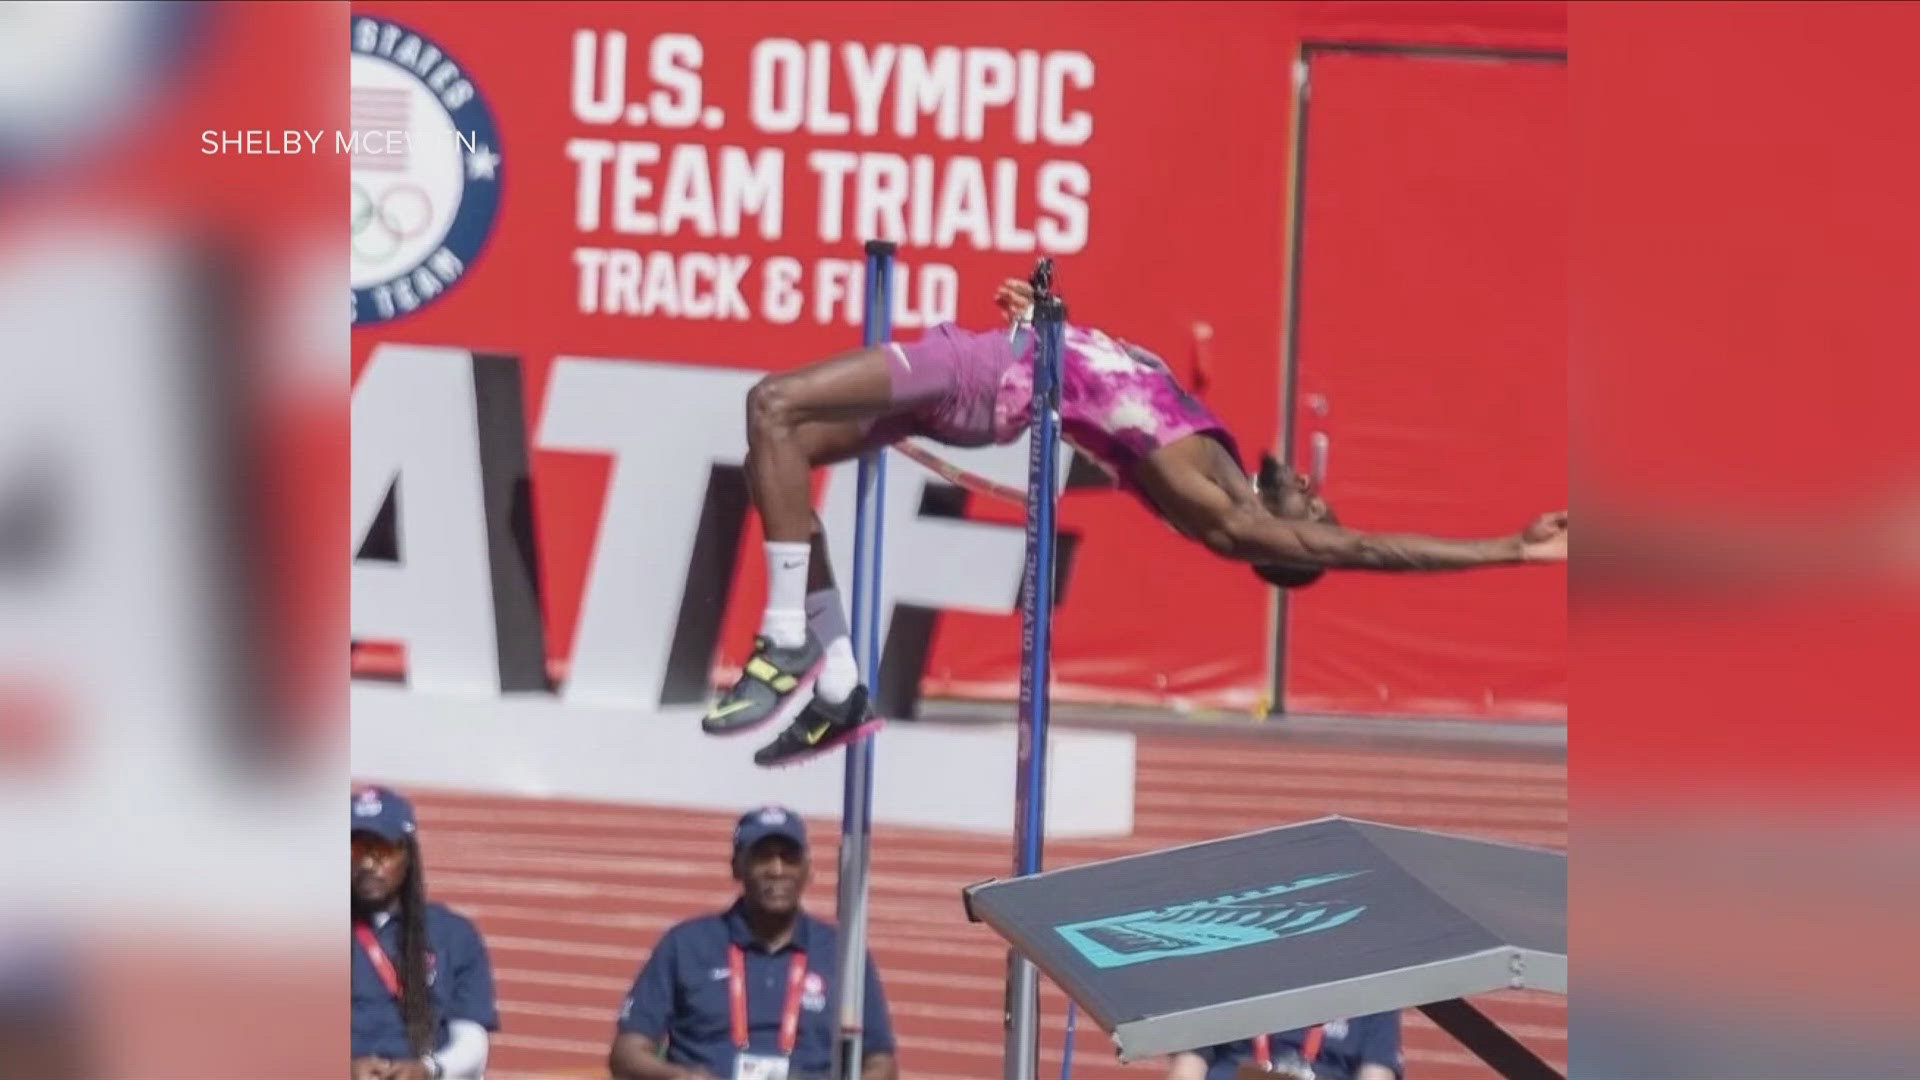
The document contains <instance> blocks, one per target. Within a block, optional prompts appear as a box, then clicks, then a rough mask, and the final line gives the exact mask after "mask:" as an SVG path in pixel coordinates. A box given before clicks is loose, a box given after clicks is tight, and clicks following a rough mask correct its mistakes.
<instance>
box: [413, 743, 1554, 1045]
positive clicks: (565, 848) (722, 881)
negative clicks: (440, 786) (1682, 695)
mask: <svg viewBox="0 0 1920 1080" xmlns="http://www.w3.org/2000/svg"><path fill="white" fill-rule="evenodd" d="M1138 784H1139V788H1138V796H1137V801H1136V810H1135V831H1134V835H1132V836H1131V837H1128V838H1125V839H1116V840H1090V841H1063V842H1058V843H1055V844H1052V845H1050V847H1049V849H1048V852H1047V865H1048V866H1049V867H1059V866H1067V865H1072V864H1075V863H1081V862H1088V861H1092V860H1096V859H1102V858H1110V857H1113V856H1116V855H1123V854H1132V853H1135V852H1141V851H1150V850H1154V849H1157V848H1163V847H1168V846H1171V845H1175V844H1187V843H1193V842H1195V841H1199V840H1206V839H1211V838H1214V837H1219V836H1227V835H1232V834H1234V833H1239V832H1246V831H1250V830H1254V829H1259V828H1265V827H1269V826H1272V825H1276V824H1284V823H1288V822H1292V821H1299V820H1304V819H1308V818H1314V817H1320V816H1323V815H1325V814H1329V813H1336V812H1337V813H1343V814H1347V815H1349V816H1353V817H1362V818H1368V819H1371V820H1375V821H1384V822H1391V823H1396V824H1405V825H1413V826H1419V827H1423V828H1434V829H1442V830H1446V831H1449V832H1455V833H1460V834H1463V835H1471V836H1482V837H1486V838H1489V839H1495V840H1506V841H1511V842H1518V843H1526V844H1533V845H1538V846H1543V847H1552V848H1556V849H1559V850H1565V847H1566V835H1567V811H1566V784H1567V772H1566V766H1565V764H1564V763H1563V762H1558V763H1547V762H1514V761H1504V760H1488V759H1486V758H1484V757H1481V758H1475V757H1473V756H1471V752H1470V751H1466V750H1459V749H1451V750H1428V749H1424V748H1423V749H1417V750H1408V749H1406V748H1404V747H1402V748H1396V749H1392V750H1386V749H1371V748H1369V749H1348V748H1337V749H1336V748H1326V747H1303V746H1300V745H1297V744H1291V743H1281V742H1277V741H1275V740H1273V739H1269V738H1261V737H1258V736H1214V735H1205V736H1178V735H1159V734H1143V735H1141V736H1140V739H1139V752H1138ZM411 794H414V795H415V797H416V803H417V805H418V807H419V812H420V818H421V833H422V843H423V847H424V856H425V859H426V863H427V874H428V877H427V880H428V882H429V885H430V889H431V892H432V895H433V896H434V897H435V899H437V900H439V901H441V902H443V903H446V904H449V905H451V906H453V907H454V908H456V909H458V910H460V911H462V912H465V913H466V914H467V915H469V916H470V917H472V918H473V919H474V920H475V921H476V922H478V924H479V926H480V929H481V932H482V933H483V934H485V936H486V939H487V945H488V948H489V950H490V951H491V954H492V957H493V964H494V972H495V976H496V980H497V983H498V994H499V1001H500V1014H501V1021H502V1025H503V1030H502V1032H501V1033H500V1034H499V1035H498V1036H497V1037H496V1038H495V1041H494V1051H493V1056H492V1066H491V1067H490V1068H489V1070H488V1074H489V1076H490V1077H491V1078H492V1080H532V1078H535V1077H542V1078H557V1077H586V1076H592V1077H604V1076H606V1068H605V1064H604V1063H605V1060H606V1053H607V1047H608V1045H609V1043H610V1041H611V1039H612V1037H613V1030H614V1029H613V1022H614V1016H615V1014H616V1013H617V1012H618V1011H619V1008H620V1002H621V999H622V998H623V997H624V996H625V994H626V991H627V988H628V987H629V986H630V985H631V984H632V981H633V978H634V976H635V974H636V973H637V972H638V971H639V969H640V965H641V964H642V963H643V962H644V961H645V959H646V956H647V952H648V950H649V949H650V948H651V947H652V945H653V943H654V941H655V940H656V939H657V938H658V937H659V935H660V933H661V932H662V931H663V930H665V929H666V927H668V926H669V925H671V924H673V923H674V922H677V921H678V920H680V919H683V918H687V917H689V916H692V915H696V914H704V913H708V912H711V911H713V910H715V909H718V908H721V907H724V906H725V905H726V904H728V903H730V902H731V901H732V898H733V896H734V886H733V883H732V881H731V879H730V878H729V876H728V872H727V859H728V842H729V837H730V833H731V829H732V825H733V817H734V815H731V814H717V813H692V812H687V811H679V810H660V809H652V808H646V807H632V806H619V805H610V804H600V803H579V802H556V801H546V800H538V801H536V800H523V799H511V798H500V797H493V796H482V795H474V794H463V793H458V792H425V791H422V792H414V793H411ZM742 809H745V807H743V808H742ZM808 824H809V826H810V827H811V829H812V830H813V833H814V835H815V837H817V838H818V839H817V840H816V845H817V850H816V853H815V856H814V862H815V867H814V874H815V877H814V883H813V885H812V887H811V888H810V890H809V892H808V896H809V898H810V900H811V901H812V908H813V910H815V911H816V912H818V913H819V914H821V915H823V916H828V917H831V914H832V910H833V904H834V889H835V881H834V878H835V862H836V857H835V849H834V846H833V845H834V842H833V840H832V839H830V838H832V837H834V836H835V835H836V832H837V828H838V823H837V822H834V821H830V820H825V821H810V822H809V823H808ZM1012 851H1013V842H1012V838H1011V837H1005V838H1002V837H981V836H972V835H964V834H957V833H948V832H938V831H930V830H920V829H905V828H881V829H878V830H876V832H875V835H874V844H873V867H872V878H871V898H872V899H871V904H872V949H873V951H874V955H875V957H876V959H877V960H878V962H879V965H880V969H881V975H882V977H883V978H884V979H885V981H886V986H887V993H888V997H889V998H890V999H891V1003H892V1006H893V1022H894V1027H895V1030H896V1032H897V1035H898V1038H899V1042H900V1060H901V1075H902V1076H903V1077H904V1078H906V1080H998V1078H999V1077H1000V1076H1001V1074H1002V1073H1001V1070H1002V1065H1001V1057H1002V1049H1001V1047H1002V1031H1001V999H1002V996H1003V994H1004V990H1005V987H1004V977H1005V976H1004V971H1005V955H1006V954H1005V949H1004V946H1003V945H1001V944H1000V942H999V939H998V938H996V937H994V936H993V934H992V933H991V932H989V931H988V930H987V929H986V928H984V927H982V926H977V925H973V924H969V923H968V922H967V921H966V918H965V916H964V915H963V914H962V912H961V907H960V889H961V887H962V886H965V885H968V884H972V883H974V882H977V881H981V880H984V879H987V878H991V877H996V876H1004V875H1005V874H1006V873H1007V872H1008V870H1009V869H1010V865H1011V860H1012ZM1477 1004H1479V1005H1481V1006H1482V1007H1483V1008H1484V1009H1486V1011H1487V1012H1489V1013H1490V1014H1491V1015H1492V1016H1494V1017H1495V1018H1496V1019H1498V1020H1499V1021H1500V1022H1501V1023H1503V1024H1505V1025H1506V1026H1507V1027H1508V1029H1509V1030H1510V1031H1512V1032H1514V1034H1515V1035H1516V1036H1518V1037H1519V1038H1520V1039H1521V1040H1522V1041H1524V1042H1526V1043H1527V1044H1528V1045H1530V1046H1532V1047H1533V1048H1534V1049H1535V1050H1536V1051H1537V1052H1539V1053H1540V1054H1541V1055H1542V1056H1543V1057H1545V1058H1546V1059H1547V1060H1549V1061H1551V1062H1553V1063H1555V1064H1556V1065H1557V1066H1558V1067H1559V1068H1560V1069H1561V1070H1562V1071H1564V1070H1565V1068H1566V1060H1567V1034H1566V1008H1565V1002H1564V1000H1563V999H1561V998H1558V997H1554V996H1552V995H1547V994H1537V993H1519V992H1515V993H1503V994H1497V995H1491V996H1489V997H1487V998H1484V999H1480V1000H1479V1001H1478V1002H1477ZM1041 1009H1042V1025H1043V1034H1042V1040H1041V1075H1042V1076H1048V1077H1051V1076H1057V1075H1059V1070H1060V1062H1061V1052H1062V1048H1063V1047H1062V1044H1063V1035H1064V1028H1065V1013H1066V998H1065V997H1064V996H1063V995H1062V994H1061V993H1060V992H1059V991H1058V990H1056V989H1055V988H1054V987H1053V986H1052V985H1051V984H1047V985H1045V987H1044V991H1043V996H1042V1001H1041ZM1083 1019H1084V1018H1083ZM1405 1023H1406V1042H1407V1054H1406V1056H1407V1072H1408V1076H1409V1077H1410V1078H1412V1080H1469V1078H1473V1080H1480V1078H1485V1077H1490V1076H1492V1075H1493V1073H1492V1072H1491V1070H1489V1069H1487V1068H1486V1067H1485V1066H1484V1065H1482V1064H1481V1063H1480V1062H1479V1061H1478V1060H1477V1059H1475V1058H1473V1057H1472V1056H1470V1055H1469V1054H1467V1052H1466V1051H1465V1050H1463V1049H1462V1048H1461V1047H1460V1046H1459V1045H1458V1044H1456V1043H1454V1042H1453V1041H1452V1040H1451V1039H1449V1038H1448V1037H1447V1036H1446V1035H1445V1034H1443V1033H1442V1032H1440V1031H1439V1030H1437V1029H1436V1028H1434V1027H1433V1026H1432V1024H1430V1023H1429V1022H1428V1021H1427V1020H1426V1018H1425V1017H1423V1016H1421V1015H1420V1014H1419V1013H1418V1012H1409V1013H1407V1014H1406V1020H1405ZM1073 1074H1074V1076H1076V1077H1080V1078H1084V1080H1141V1078H1148V1077H1150V1078H1154V1080H1158V1078H1159V1077H1161V1076H1163V1075H1164V1067H1163V1066H1162V1065H1160V1064H1158V1063H1146V1062H1143V1063H1140V1064H1136V1065H1132V1066H1122V1065H1120V1064H1118V1063H1117V1062H1116V1061H1115V1060H1114V1058H1113V1047H1112V1043H1111V1042H1110V1040H1108V1038H1107V1037H1106V1035H1105V1034H1104V1033H1103V1032H1100V1031H1099V1030H1097V1029H1093V1028H1090V1027H1089V1026H1088V1025H1086V1024H1085V1023H1082V1024H1080V1025H1079V1028H1078V1034H1077V1038H1076V1040H1075V1043H1074V1067H1073Z"/></svg>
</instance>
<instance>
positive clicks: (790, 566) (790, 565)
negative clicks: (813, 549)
mask: <svg viewBox="0 0 1920 1080" xmlns="http://www.w3.org/2000/svg"><path fill="white" fill-rule="evenodd" d="M805 565H807V560H805V559H801V560H800V561H799V562H782V563H781V564H780V569H782V570H798V569H800V568H801V567H803V566H805Z"/></svg>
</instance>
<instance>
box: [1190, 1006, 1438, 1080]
mask: <svg viewBox="0 0 1920 1080" xmlns="http://www.w3.org/2000/svg"><path fill="white" fill-rule="evenodd" d="M1320 1039H1321V1041H1320V1056H1319V1057H1316V1058H1314V1059H1313V1071H1314V1072H1315V1073H1316V1074H1317V1075H1318V1078H1319V1080H1352V1077H1353V1075H1354V1074H1355V1073H1357V1072H1359V1071H1360V1066H1362V1065H1380V1066H1384V1067H1386V1068H1389V1069H1392V1070H1393V1074H1394V1075H1395V1076H1398V1077H1404V1076H1406V1067H1405V1065H1404V1063H1403V1062H1402V1061H1401V1059H1400V1014H1399V1013H1397V1012H1387V1013H1374V1014H1372V1015H1370V1016H1360V1017H1355V1018H1354V1019H1352V1020H1334V1021H1331V1022H1329V1023H1328V1024H1326V1025H1325V1026H1324V1027H1323V1028H1322V1029H1321V1036H1320ZM1306 1044H1307V1029H1305V1028H1302V1029H1300V1030H1299V1031H1287V1032H1282V1033H1280V1034H1277V1035H1274V1036H1272V1047H1273V1056H1274V1057H1276V1058H1278V1057H1281V1056H1282V1055H1283V1054H1285V1053H1286V1052H1287V1051H1289V1050H1291V1051H1292V1052H1293V1053H1295V1054H1296V1055H1297V1054H1299V1053H1300V1049H1301V1047H1303V1046H1305V1045H1306ZM1196 1053H1198V1054H1199V1055H1200V1057H1201V1058H1202V1059H1203V1060H1205V1061H1206V1063H1207V1080H1234V1077H1235V1075H1236V1074H1237V1073H1239V1071H1240V1067H1241V1066H1242V1065H1245V1064H1248V1063H1250V1062H1252V1061H1253V1040H1252V1039H1242V1040H1241V1041H1239V1042H1231V1043H1224V1044H1222V1045H1220V1046H1209V1047H1207V1048H1206V1049H1205V1050H1199V1051H1196Z"/></svg>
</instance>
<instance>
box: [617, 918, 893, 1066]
mask: <svg viewBox="0 0 1920 1080" xmlns="http://www.w3.org/2000/svg"><path fill="white" fill-rule="evenodd" d="M839 937H840V935H839V932H838V931H837V930H836V929H835V928H834V927H833V925H832V924H831V923H826V922H822V921H820V920H819V919H816V918H814V917H812V916H811V915H808V914H806V913H805V912H801V914H800V918H799V922H798V925H796V926H795V927H794V931H793V940H792V941H791V942H789V943H788V944H787V945H785V946H783V947H782V948H781V949H780V951H778V952H775V953H769V952H767V951H766V950H765V949H764V948H763V947H762V946H761V945H760V943H759V942H757V941H755V940H754V938H753V933H752V932H751V931H750V930H748V929H747V919H746V916H745V914H744V913H743V911H742V906H741V904H740V902H739V901H735V903H734V905H733V906H732V907H730V908H728V909H727V910H726V911H724V912H721V913H720V914H718V915H707V916H704V917H702V918H698V919H689V920H687V921H686V922H683V923H680V924H679V925H677V926H675V927H673V928H672V929H670V930H668V931H667V932H666V933H665V934H664V935H662V936H661V938H660V943H659V944H657V945H655V946H654V947H653V955H651V956H649V957H647V963H646V966H645V967H643V968H641V969H640V977H639V978H637V979H635V980H634V983H633V991H632V993H630V994H628V995H627V1000H626V1004H625V1005H624V1006H623V1007H622V1008H621V1010H620V1030H621V1031H623V1032H628V1033H631V1034H635V1035H644V1036H645V1037H647V1038H648V1039H651V1040H653V1042H654V1044H655V1045H656V1046H658V1045H662V1044H664V1045H665V1050H666V1059H667V1061H668V1063H670V1064H674V1065H689V1066H699V1067H701V1068H704V1069H706V1070H707V1071H708V1072H710V1073H713V1074H714V1075H715V1076H732V1075H733V1059H734V1055H735V1054H736V1053H738V1051H737V1050H736V1049H735V1047H734V1045H733V1014H732V1011H731V1009H730V1008H729V1005H728V1000H729V999H728V985H729V983H730V982H731V981H732V980H731V976H730V975H729V970H730V969H729V967H728V960H727V956H728V947H729V946H730V945H738V946H740V949H741V951H742V952H743V953H744V954H745V957H744V958H745V961H746V964H745V967H746V977H747V1047H748V1050H749V1051H750V1052H751V1053H755V1054H767V1055H778V1054H779V1053H780V1014H781V1010H782V1009H783V1008H785V1006H786V1002H787V979H788V974H789V966H790V965H791V964H792V962H793V957H792V953H793V950H795V949H799V950H800V951H801V952H804V953H806V955H807V978H806V983H805V986H804V988H803V992H802V994H801V998H800V1030H799V1033H798V1037H797V1039H796V1041H795V1043H794V1048H793V1073H794V1077H795V1080H801V1078H803V1077H806V1076H811V1075H821V1076H824V1075H826V1073H827V1072H828V1070H830V1069H832V1068H833V1041H834V1035H835V1024H836V1017H835V1016H834V1012H833V1000H834V994H835V987H836V986H837V985H838V984H837V977H838V967H839V959H840V954H839ZM865 1016H866V1019H865V1021H864V1022H863V1025H862V1026H863V1028H864V1030H865V1034H864V1044H863V1045H864V1046H865V1050H866V1052H867V1053H869V1054H891V1053H893V1025H892V1023H891V1021H890V1020H889V1019H888V1014H887V1001H886V997H885V994H884V992H883V991H882V990H881V986H880V972H879V969H878V968H877V967H876V966H875V965H874V962H873V955H872V954H871V953H869V954H868V955H867V990H866V1014H865Z"/></svg>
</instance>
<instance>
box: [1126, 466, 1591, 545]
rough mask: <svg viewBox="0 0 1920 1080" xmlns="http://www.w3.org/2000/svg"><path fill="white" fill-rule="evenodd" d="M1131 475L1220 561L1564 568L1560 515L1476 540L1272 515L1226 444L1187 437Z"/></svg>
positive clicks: (1564, 536) (1563, 519) (1171, 518)
mask: <svg viewBox="0 0 1920 1080" xmlns="http://www.w3.org/2000/svg"><path fill="white" fill-rule="evenodd" d="M1134 479H1135V480H1136V481H1138V482H1139V484H1140V486H1141V488H1142V489H1143V490H1145V491H1146V493H1147V494H1148V496H1149V497H1150V498H1151V499H1152V501H1153V503H1154V505H1155V506H1157V507H1158V508H1159V510H1160V512H1161V514H1162V515H1163V516H1165V517H1166V519H1167V521H1168V522H1169V523H1171V524H1172V525H1173V527H1174V528H1176V529H1178V530H1179V531H1180V532H1181V533H1183V534H1185V535H1186V536H1188V537H1191V538H1192V539H1194V540H1197V541H1199V542H1200V543H1202V544H1205V545H1206V546H1207V547H1208V548H1209V549H1211V550H1212V551H1214V552H1215V553H1217V554H1219V555H1223V556H1225V557H1227V558H1229V559H1234V560H1237V561H1239V562H1245V563H1249V564H1252V565H1255V566H1263V565H1283V566H1291V567H1296V568H1310V569H1321V570H1372V571H1378V572H1401V573H1422V572H1424V573H1437V572H1443V571H1450V570H1475V569H1480V568H1482V567H1492V566H1517V565H1521V564H1523V563H1536V562H1537V563H1546V562H1564V561H1565V560H1566V558H1567V532H1568V526H1567V514H1566V513H1565V512H1564V511H1561V512H1557V513H1552V514H1544V515H1542V516H1541V517H1539V518H1537V519H1535V520H1534V522H1533V523H1532V524H1531V525H1529V526H1527V527H1526V528H1525V529H1523V530H1521V531H1520V532H1517V533H1514V534H1512V535H1510V536H1498V537H1492V538H1489V539H1481V540H1452V539H1445V538H1442V537H1437V536H1423V535H1419V534H1416V533H1373V532H1364V531H1362V530H1359V529H1351V528H1346V527H1344V526H1341V525H1337V524H1334V523H1332V522H1327V521H1309V520H1302V519H1299V518H1293V517H1283V516H1279V515H1277V514H1275V513H1274V512H1272V511H1271V510H1269V509H1268V508H1267V507H1266V506H1265V505H1264V504H1263V503H1262V501H1261V499H1260V496H1259V494H1258V493H1257V492H1256V491H1255V490H1254V488H1253V485H1252V484H1250V483H1249V482H1248V481H1247V477H1246V475H1245V474H1244V473H1242V472H1241V471H1240V465H1239V463H1238V462H1236V461H1234V460H1233V458H1232V455H1230V454H1228V453H1227V452H1226V450H1225V448H1224V447H1222V446H1221V445H1220V444H1219V443H1218V442H1216V441H1215V440H1213V439H1211V438H1207V437H1205V436H1193V437H1189V438H1186V439H1182V440H1180V441H1178V442H1175V443H1173V444H1170V445H1168V446H1164V447H1161V448H1160V449H1158V450H1156V451H1154V452H1153V453H1151V454H1149V455H1148V456H1147V457H1146V458H1144V459H1142V460H1141V462H1140V464H1139V466H1138V467H1137V468H1136V470H1135V473H1134Z"/></svg>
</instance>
